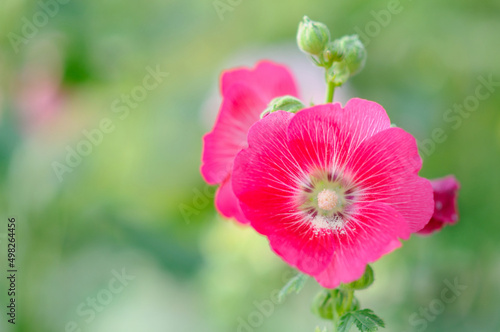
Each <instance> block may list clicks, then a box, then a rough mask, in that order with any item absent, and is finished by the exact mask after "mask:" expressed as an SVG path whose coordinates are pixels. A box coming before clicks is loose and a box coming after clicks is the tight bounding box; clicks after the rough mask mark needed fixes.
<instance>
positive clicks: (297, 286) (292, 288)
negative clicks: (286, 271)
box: [278, 272, 309, 302]
mask: <svg viewBox="0 0 500 332" xmlns="http://www.w3.org/2000/svg"><path fill="white" fill-rule="evenodd" d="M308 278H309V276H307V275H305V274H302V273H300V272H299V273H298V274H297V275H296V276H295V277H293V278H292V279H290V280H289V281H288V282H287V283H286V285H285V286H284V287H283V288H282V289H281V290H280V292H279V294H278V300H279V301H280V302H283V300H284V299H285V296H286V295H288V294H290V293H291V292H295V293H299V292H300V290H301V289H302V288H303V287H304V285H305V283H306V281H307V279H308Z"/></svg>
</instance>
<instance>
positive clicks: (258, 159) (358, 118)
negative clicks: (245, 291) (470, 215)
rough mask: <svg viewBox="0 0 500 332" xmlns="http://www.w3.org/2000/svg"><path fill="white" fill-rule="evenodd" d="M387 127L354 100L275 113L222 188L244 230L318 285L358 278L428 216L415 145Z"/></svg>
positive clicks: (375, 109) (372, 107) (369, 105)
mask: <svg viewBox="0 0 500 332" xmlns="http://www.w3.org/2000/svg"><path fill="white" fill-rule="evenodd" d="M390 125H391V123H390V120H389V117H388V116H387V114H386V112H385V110H384V109H383V108H382V106H380V105H378V104H377V103H375V102H371V101H367V100H363V99H351V100H350V101H349V102H348V103H347V104H346V106H345V107H344V108H342V107H341V105H340V104H339V103H334V104H326V105H318V106H314V107H310V108H307V109H304V110H301V111H300V112H298V113H296V114H292V113H287V112H283V111H278V112H275V113H272V114H270V115H268V116H266V117H264V118H263V119H262V120H260V121H258V122H257V123H255V124H254V125H253V126H252V127H251V128H250V130H249V132H248V147H247V148H245V149H243V150H242V151H241V152H240V153H239V154H238V155H237V156H236V158H235V160H234V168H233V173H232V186H233V189H234V192H235V193H236V196H237V197H238V199H239V200H240V206H241V208H242V210H243V212H244V215H245V217H246V218H247V219H248V220H249V221H250V223H251V226H252V227H253V228H255V230H256V231H257V232H259V233H261V234H263V235H265V236H267V237H268V239H269V242H270V245H271V247H272V248H273V250H274V251H275V252H276V253H277V254H278V255H279V256H281V257H282V258H283V259H284V260H285V261H286V262H287V263H288V264H290V265H292V266H295V267H297V268H298V269H299V270H301V271H302V272H304V273H307V274H309V275H312V276H314V277H315V278H316V280H317V281H318V282H319V283H320V284H321V285H322V286H324V287H327V288H335V287H337V286H338V285H339V284H340V283H348V282H351V281H354V280H356V279H358V278H360V277H361V276H362V275H363V273H364V271H365V267H366V265H367V264H368V263H370V262H373V261H376V260H377V259H379V258H380V257H381V256H382V255H384V254H387V253H389V252H390V251H392V250H394V249H396V248H398V247H399V246H400V245H401V244H400V242H399V239H408V238H409V236H410V234H411V233H413V232H417V231H419V230H420V229H422V228H423V227H424V225H425V224H427V222H428V221H429V219H430V217H431V215H432V212H433V209H434V204H433V198H432V187H431V184H430V182H429V180H427V179H424V178H421V177H419V176H418V171H419V170H420V168H421V159H420V157H419V156H418V151H417V145H416V142H415V139H414V138H413V136H411V135H410V134H408V133H407V132H405V131H404V130H402V129H400V128H391V127H390ZM226 139H228V138H226ZM240 146H241V145H240ZM217 180H219V179H217Z"/></svg>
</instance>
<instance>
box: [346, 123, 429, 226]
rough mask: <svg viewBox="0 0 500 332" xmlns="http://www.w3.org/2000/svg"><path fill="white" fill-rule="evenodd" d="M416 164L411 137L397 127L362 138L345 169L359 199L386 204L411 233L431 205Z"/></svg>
mask: <svg viewBox="0 0 500 332" xmlns="http://www.w3.org/2000/svg"><path fill="white" fill-rule="evenodd" d="M420 166H421V159H420V157H419V156H418V150H417V145H416V142H415V139H414V138H413V136H411V135H410V134H409V133H407V132H405V131H404V130H402V129H400V128H389V129H386V130H384V131H382V132H379V133H378V134H376V135H375V136H373V137H371V138H369V139H367V140H365V141H364V142H363V143H362V144H361V145H360V146H359V148H358V149H357V150H356V151H355V152H354V153H353V155H352V157H351V158H350V160H349V161H348V163H347V164H346V170H348V171H349V172H350V173H351V174H352V177H353V181H354V182H355V183H356V184H357V185H358V186H359V187H360V189H361V195H362V200H363V201H368V202H374V201H379V202H384V203H387V204H390V205H391V206H393V207H394V208H395V209H397V210H398V211H399V212H400V213H401V214H402V215H403V216H404V217H405V219H406V220H407V221H408V223H409V225H410V230H411V231H412V232H415V231H418V230H420V229H422V227H424V226H425V224H427V222H428V221H429V219H430V218H431V216H432V211H433V207H434V203H433V196H432V187H431V184H430V182H429V180H427V179H424V178H421V177H419V176H418V175H417V172H418V170H419V169H420Z"/></svg>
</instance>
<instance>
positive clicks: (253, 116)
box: [201, 61, 297, 184]
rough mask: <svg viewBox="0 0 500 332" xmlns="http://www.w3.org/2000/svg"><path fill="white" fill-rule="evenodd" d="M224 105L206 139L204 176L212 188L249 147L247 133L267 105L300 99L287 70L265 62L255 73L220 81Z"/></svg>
mask: <svg viewBox="0 0 500 332" xmlns="http://www.w3.org/2000/svg"><path fill="white" fill-rule="evenodd" d="M221 91H222V95H223V101H222V105H221V108H220V111H219V115H218V118H217V120H216V123H215V126H214V128H213V130H212V131H211V132H210V133H208V134H207V135H205V137H204V138H203V142H204V144H203V153H202V166H201V174H202V175H203V177H204V179H205V181H207V182H208V183H210V184H218V183H222V182H223V181H224V180H225V179H226V178H227V176H228V175H229V174H230V173H231V169H232V165H233V160H234V157H235V156H236V154H237V153H238V152H239V151H240V150H241V149H242V148H244V147H246V145H247V143H246V139H247V132H248V129H249V128H250V126H251V125H252V124H254V123H255V122H256V121H258V120H259V116H260V114H261V113H262V111H263V110H264V109H265V108H266V107H267V105H268V103H269V102H270V101H271V100H272V99H273V98H276V97H279V96H282V95H292V96H295V97H296V96H297V88H296V85H295V82H294V80H293V78H292V76H291V74H290V72H289V71H288V70H287V69H286V67H284V66H281V65H277V64H273V63H271V62H268V61H263V62H260V63H258V64H257V66H256V67H255V68H254V69H237V70H233V71H228V72H226V73H224V74H223V76H222V78H221Z"/></svg>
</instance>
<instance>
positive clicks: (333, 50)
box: [323, 39, 342, 67]
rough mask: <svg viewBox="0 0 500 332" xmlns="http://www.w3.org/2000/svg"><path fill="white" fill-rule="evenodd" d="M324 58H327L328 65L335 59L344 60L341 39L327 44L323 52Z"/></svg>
mask: <svg viewBox="0 0 500 332" xmlns="http://www.w3.org/2000/svg"><path fill="white" fill-rule="evenodd" d="M323 59H325V61H326V63H327V66H328V67H330V66H331V65H332V63H333V62H334V61H340V60H342V50H341V47H340V39H335V40H334V41H331V42H329V43H328V45H326V48H325V50H324V52H323Z"/></svg>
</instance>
